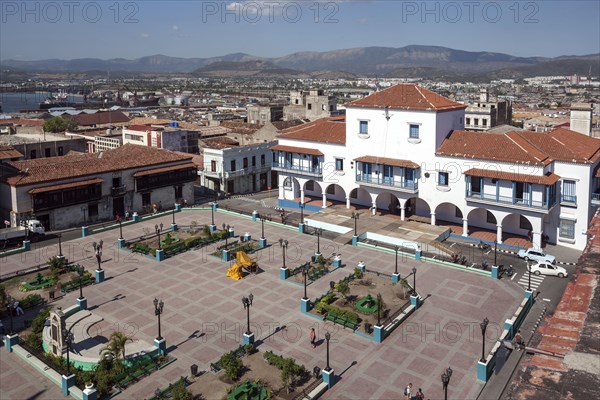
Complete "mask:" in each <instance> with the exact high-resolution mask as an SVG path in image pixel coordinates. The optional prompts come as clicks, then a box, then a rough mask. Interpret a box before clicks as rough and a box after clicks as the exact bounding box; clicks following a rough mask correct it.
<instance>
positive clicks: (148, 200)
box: [142, 193, 152, 207]
mask: <svg viewBox="0 0 600 400" xmlns="http://www.w3.org/2000/svg"><path fill="white" fill-rule="evenodd" d="M151 203H152V199H151V198H150V193H142V206H144V207H148V206H149V205H150V204H151Z"/></svg>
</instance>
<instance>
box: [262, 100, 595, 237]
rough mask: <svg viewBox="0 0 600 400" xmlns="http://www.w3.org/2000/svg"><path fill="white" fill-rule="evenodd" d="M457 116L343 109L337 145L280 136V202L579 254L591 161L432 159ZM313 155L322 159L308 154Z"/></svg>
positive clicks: (457, 124) (460, 114)
mask: <svg viewBox="0 0 600 400" xmlns="http://www.w3.org/2000/svg"><path fill="white" fill-rule="evenodd" d="M464 117H465V110H464V109H460V108H454V109H450V110H446V111H435V110H430V111H429V110H428V111H417V110H404V109H392V108H375V107H373V108H365V107H353V106H352V105H350V106H348V108H347V111H346V136H345V144H342V145H334V144H328V143H323V142H319V141H314V140H313V141H309V140H298V139H290V138H286V137H285V134H284V135H282V136H281V137H280V138H279V140H278V146H279V147H281V146H283V147H285V146H289V147H290V148H300V150H293V151H292V150H290V151H281V150H280V151H276V152H274V161H275V162H276V163H277V164H276V165H274V167H275V166H277V167H278V168H276V169H277V170H278V171H279V172H280V175H279V185H280V189H279V199H281V200H288V201H289V200H295V201H297V200H298V199H300V200H301V201H302V202H304V196H306V195H310V196H317V197H322V199H323V203H322V207H323V208H324V207H326V206H327V200H337V201H339V202H345V203H346V206H347V207H350V205H351V204H357V205H362V206H368V207H371V208H372V210H373V212H375V210H377V209H380V210H386V211H389V212H391V213H396V214H399V215H400V216H401V219H402V220H404V219H405V218H407V217H408V216H410V215H418V216H420V217H422V218H425V219H426V220H427V221H430V223H431V224H433V225H435V224H436V220H444V221H448V222H452V223H456V224H462V226H463V236H466V235H467V234H468V232H469V227H477V228H483V229H489V230H493V231H496V233H497V241H498V242H500V243H502V240H503V237H504V236H505V234H512V235H519V236H527V235H528V234H529V233H531V234H532V238H533V243H534V245H537V246H541V244H542V240H543V236H546V237H547V239H548V242H550V243H558V244H561V245H565V246H568V247H573V248H576V249H583V248H584V247H585V243H586V240H587V236H586V234H585V231H586V230H587V226H588V223H589V221H590V219H591V217H592V215H593V208H592V207H593V205H594V204H595V203H594V202H593V201H592V200H593V199H594V195H593V193H594V191H597V192H600V190H598V189H600V178H594V177H593V175H594V171H596V168H597V167H598V163H599V161H598V160H596V161H594V162H593V163H587V164H577V163H564V162H558V161H554V162H550V163H548V164H547V165H545V166H527V165H524V164H518V163H516V162H515V163H512V162H498V161H490V160H484V159H473V158H464V157H459V156H451V157H448V156H438V155H436V151H437V149H438V148H439V147H440V145H441V144H442V142H444V140H445V139H446V137H447V136H448V134H449V133H450V132H451V131H452V130H464V129H465V127H464ZM411 132H412V135H411ZM574 134H575V133H574ZM493 135H499V134H496V133H494V134H493ZM411 136H412V137H411ZM315 150H318V152H320V153H322V155H314V154H311V153H314V152H315ZM339 160H343V161H342V162H341V163H340V161H339ZM474 169H482V170H485V171H501V172H502V173H505V174H513V175H510V176H509V175H501V176H502V177H501V178H494V177H493V176H492V175H489V173H487V172H486V173H483V174H484V175H486V174H487V175H489V176H487V175H486V176H478V175H477V174H476V173H474V172H468V171H469V170H474ZM465 172H467V174H465ZM552 173H553V174H554V175H552ZM556 175H558V176H556ZM499 176H500V175H499ZM559 177H560V179H559ZM565 181H568V182H567V183H566V184H565ZM573 182H575V183H573ZM567 187H568V189H567ZM573 191H575V193H573ZM599 196H600V194H597V195H596V198H597V202H596V203H598V204H600V197H599Z"/></svg>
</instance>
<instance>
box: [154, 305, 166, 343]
mask: <svg viewBox="0 0 600 400" xmlns="http://www.w3.org/2000/svg"><path fill="white" fill-rule="evenodd" d="M164 307H165V303H164V302H163V301H162V300H160V301H159V300H158V299H157V298H154V315H156V316H157V317H158V337H157V338H156V340H159V341H160V340H162V339H163V337H162V335H161V334H160V314H162V313H163V309H164Z"/></svg>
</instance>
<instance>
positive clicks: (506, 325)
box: [504, 319, 515, 340]
mask: <svg viewBox="0 0 600 400" xmlns="http://www.w3.org/2000/svg"><path fill="white" fill-rule="evenodd" d="M504 329H506V330H507V331H508V337H507V339H511V340H512V338H513V337H514V335H515V332H514V331H513V322H512V321H511V320H510V319H507V320H506V321H504Z"/></svg>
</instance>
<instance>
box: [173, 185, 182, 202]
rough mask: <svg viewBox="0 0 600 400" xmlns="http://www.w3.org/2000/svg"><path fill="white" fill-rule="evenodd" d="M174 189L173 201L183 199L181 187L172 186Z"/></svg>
mask: <svg viewBox="0 0 600 400" xmlns="http://www.w3.org/2000/svg"><path fill="white" fill-rule="evenodd" d="M173 188H174V189H175V200H178V199H181V198H182V197H183V186H174V187H173Z"/></svg>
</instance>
